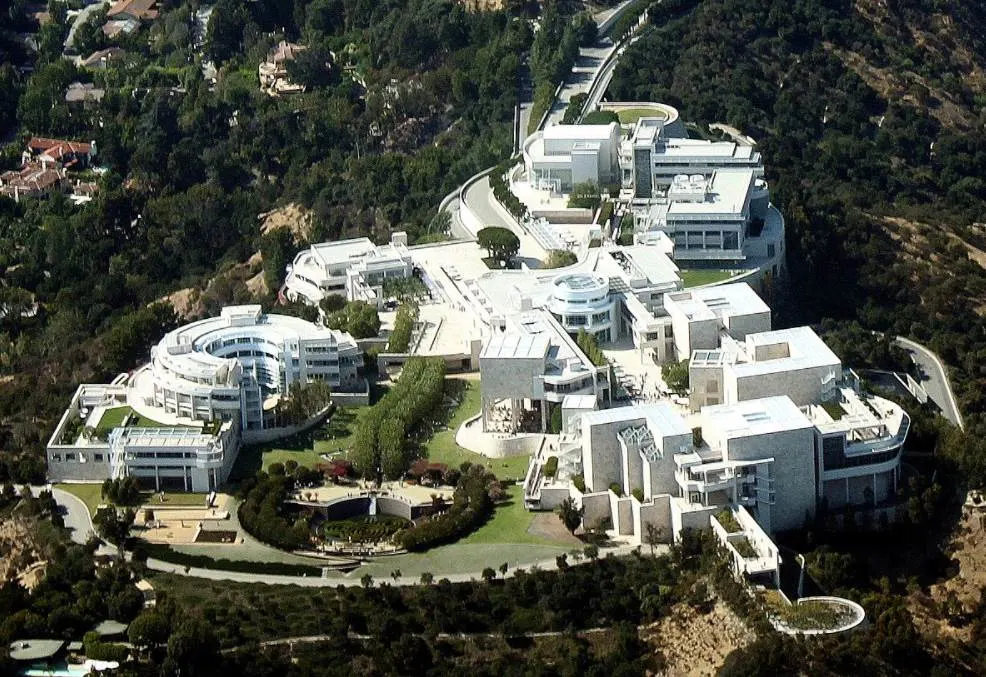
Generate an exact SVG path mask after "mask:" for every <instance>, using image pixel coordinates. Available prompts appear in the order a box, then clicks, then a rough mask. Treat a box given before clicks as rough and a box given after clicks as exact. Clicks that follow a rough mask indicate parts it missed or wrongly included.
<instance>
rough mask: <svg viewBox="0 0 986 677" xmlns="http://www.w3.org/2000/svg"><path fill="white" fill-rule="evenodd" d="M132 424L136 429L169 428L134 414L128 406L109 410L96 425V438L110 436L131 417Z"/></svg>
mask: <svg viewBox="0 0 986 677" xmlns="http://www.w3.org/2000/svg"><path fill="white" fill-rule="evenodd" d="M131 414H135V415H134V416H133V417H131V421H130V424H129V425H131V426H133V427H134V428H160V427H167V426H165V424H163V423H159V422H157V421H155V420H153V419H150V418H147V417H146V416H142V415H140V414H137V413H136V412H134V410H133V409H131V408H130V407H128V406H122V407H113V408H112V409H107V410H106V411H104V412H103V415H102V416H101V417H100V418H99V423H97V424H96V436H97V437H99V438H100V439H102V438H103V437H104V436H105V435H108V434H109V433H110V431H111V430H113V429H114V428H119V427H120V426H121V425H123V421H124V420H125V419H126V418H127V416H130V415H131Z"/></svg>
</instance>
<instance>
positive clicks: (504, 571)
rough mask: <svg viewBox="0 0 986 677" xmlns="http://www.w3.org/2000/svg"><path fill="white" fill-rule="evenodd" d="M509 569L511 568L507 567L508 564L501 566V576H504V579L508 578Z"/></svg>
mask: <svg viewBox="0 0 986 677" xmlns="http://www.w3.org/2000/svg"><path fill="white" fill-rule="evenodd" d="M508 568H509V567H508V566H507V563H506V562H504V563H503V564H501V565H500V575H501V576H503V577H504V578H506V577H507V569H508Z"/></svg>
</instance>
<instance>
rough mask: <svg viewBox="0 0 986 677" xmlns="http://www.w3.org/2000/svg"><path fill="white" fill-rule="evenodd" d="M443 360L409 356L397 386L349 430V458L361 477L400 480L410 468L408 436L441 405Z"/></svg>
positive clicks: (410, 457)
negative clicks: (351, 436) (351, 432)
mask: <svg viewBox="0 0 986 677" xmlns="http://www.w3.org/2000/svg"><path fill="white" fill-rule="evenodd" d="M444 393H445V361H444V360H443V359H441V358H423V357H412V358H410V359H409V360H408V361H407V362H405V363H404V368H403V370H402V371H401V376H400V378H399V379H397V383H395V384H394V386H393V387H392V388H391V389H390V390H389V391H388V392H387V394H386V395H384V396H383V397H382V398H381V399H380V401H378V402H377V403H376V404H374V405H373V406H372V407H371V408H370V409H369V411H367V412H366V414H365V415H364V416H362V417H361V418H360V419H359V421H358V423H357V424H356V429H355V430H354V431H353V449H352V452H351V456H350V458H351V459H352V461H353V465H354V466H355V467H356V470H357V471H358V472H360V473H361V474H362V475H363V476H364V477H374V478H375V477H377V476H378V471H379V473H380V474H382V475H383V476H384V477H386V478H389V479H397V478H400V477H403V476H404V474H405V473H406V472H407V470H408V468H409V467H410V465H411V461H412V460H413V459H412V451H413V448H412V447H411V444H410V442H411V435H412V434H413V433H415V432H416V431H417V430H418V429H419V428H420V427H421V425H422V423H423V422H424V421H425V419H426V418H427V417H429V416H433V415H434V414H435V412H436V411H437V410H438V408H439V407H440V406H441V404H442V400H443V398H444Z"/></svg>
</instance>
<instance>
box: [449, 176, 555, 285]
mask: <svg viewBox="0 0 986 677" xmlns="http://www.w3.org/2000/svg"><path fill="white" fill-rule="evenodd" d="M463 199H464V200H465V202H466V204H468V205H469V209H470V210H471V211H472V213H473V214H475V215H476V217H477V218H478V219H479V220H480V222H481V223H483V224H484V225H489V226H499V227H501V228H506V229H508V230H512V231H513V232H514V233H516V234H517V237H518V238H520V251H519V252H518V254H517V260H518V261H523V262H524V263H526V264H527V265H528V266H530V267H531V268H540V267H541V261H544V260H545V258H547V256H548V252H546V251H545V250H544V248H543V247H542V246H541V245H539V244H538V242H537V240H535V239H534V238H533V237H531V236H530V235H529V234H528V233H527V232H526V231H524V229H523V228H521V227H520V226H519V225H518V224H517V222H516V221H515V220H514V219H512V218H510V217H509V215H508V214H507V213H506V210H505V209H504V208H503V207H502V206H500V205H499V204H498V203H497V202H496V198H495V197H493V189H492V188H491V187H490V180H489V178H488V177H485V176H484V177H483V178H481V179H480V180H478V181H476V182H475V183H474V184H472V185H471V186H469V188H468V190H466V191H465V193H464V195H463Z"/></svg>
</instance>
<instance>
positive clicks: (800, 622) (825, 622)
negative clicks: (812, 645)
mask: <svg viewBox="0 0 986 677" xmlns="http://www.w3.org/2000/svg"><path fill="white" fill-rule="evenodd" d="M761 599H762V600H763V602H764V604H765V606H766V610H767V615H768V616H769V617H770V618H771V619H773V620H774V621H776V622H779V623H780V624H781V625H783V626H785V627H787V628H789V629H791V630H837V629H839V628H841V627H843V626H845V625H847V624H849V623H850V622H852V620H853V617H854V616H855V615H856V612H855V610H854V609H853V607H852V606H850V605H849V604H848V603H846V602H841V603H840V602H836V601H828V600H806V601H803V602H801V603H800V604H798V603H795V604H789V603H788V602H787V600H785V599H784V598H782V597H781V595H780V594H779V593H778V592H777V591H776V590H765V591H764V592H763V593H761Z"/></svg>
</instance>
